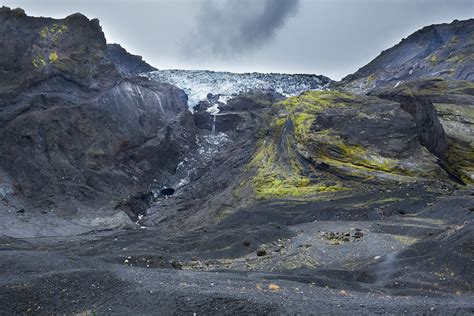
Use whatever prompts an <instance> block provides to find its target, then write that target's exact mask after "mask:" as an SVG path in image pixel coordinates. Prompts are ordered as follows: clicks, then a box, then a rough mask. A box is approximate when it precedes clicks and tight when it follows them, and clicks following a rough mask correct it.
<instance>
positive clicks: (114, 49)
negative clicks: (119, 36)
mask: <svg viewBox="0 0 474 316" xmlns="http://www.w3.org/2000/svg"><path fill="white" fill-rule="evenodd" d="M107 55H108V57H109V58H110V60H111V61H112V62H113V63H114V65H115V68H116V69H117V71H118V72H119V73H120V74H121V75H122V76H125V77H134V76H136V75H138V74H141V73H144V72H150V71H154V70H156V68H154V67H152V66H150V65H149V64H147V63H146V62H145V61H144V60H143V59H142V57H141V56H137V55H132V54H130V53H128V52H127V51H126V50H125V48H123V47H122V46H120V44H107Z"/></svg>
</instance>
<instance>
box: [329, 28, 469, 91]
mask: <svg viewBox="0 0 474 316" xmlns="http://www.w3.org/2000/svg"><path fill="white" fill-rule="evenodd" d="M473 34H474V19H470V20H465V21H454V22H452V23H450V24H439V25H431V26H427V27H425V28H423V29H421V30H419V31H417V32H415V33H413V34H412V35H410V36H408V37H407V38H406V39H403V40H402V41H401V42H400V43H399V44H397V45H395V46H394V47H392V48H390V49H388V50H386V51H383V52H382V53H381V54H380V55H379V56H378V57H377V58H375V59H374V60H373V61H371V62H370V63H369V64H367V65H366V66H364V67H362V68H361V69H359V70H358V71H357V72H356V73H354V74H352V75H349V76H347V77H345V78H344V79H342V81H341V82H339V83H337V84H336V86H337V87H341V88H343V89H344V90H346V91H350V92H356V93H367V92H370V91H374V90H378V89H382V88H385V89H386V88H394V87H396V86H398V85H400V84H402V83H404V82H408V81H413V80H417V79H420V78H443V79H449V80H469V81H472V80H474V71H473V69H474V36H473Z"/></svg>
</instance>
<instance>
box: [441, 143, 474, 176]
mask: <svg viewBox="0 0 474 316" xmlns="http://www.w3.org/2000/svg"><path fill="white" fill-rule="evenodd" d="M446 161H447V162H448V169H449V171H450V172H451V173H452V174H454V175H456V176H457V177H458V178H459V179H461V180H462V181H463V182H464V183H465V184H471V185H474V179H473V178H472V175H474V149H473V148H472V147H469V146H466V147H465V148H463V147H461V146H456V145H454V144H452V145H451V146H450V147H449V149H448V151H447V154H446Z"/></svg>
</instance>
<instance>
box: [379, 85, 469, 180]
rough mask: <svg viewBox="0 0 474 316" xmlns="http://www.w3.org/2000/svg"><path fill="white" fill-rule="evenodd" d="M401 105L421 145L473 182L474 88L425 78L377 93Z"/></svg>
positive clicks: (455, 174) (451, 170)
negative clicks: (414, 127) (413, 124)
mask: <svg viewBox="0 0 474 316" xmlns="http://www.w3.org/2000/svg"><path fill="white" fill-rule="evenodd" d="M378 95H379V96H380V97H383V98H386V99H391V100H395V101H398V102H400V103H401V105H402V108H404V109H405V110H406V111H407V112H408V113H410V114H411V115H412V116H413V117H414V118H415V121H416V123H417V128H418V135H419V138H420V141H421V143H422V144H423V145H424V146H425V147H426V148H428V149H429V150H430V151H431V152H432V153H433V154H435V155H436V156H437V157H438V158H439V159H440V160H441V163H442V165H443V167H444V168H445V169H446V170H447V171H448V172H449V173H450V174H451V175H452V176H453V177H455V178H456V179H457V180H458V181H460V182H462V183H471V184H472V183H474V155H473V153H474V85H473V83H472V82H467V81H455V80H441V79H425V80H417V81H413V82H409V83H407V84H403V85H401V86H399V87H397V88H396V89H391V90H385V91H381V92H379V93H378Z"/></svg>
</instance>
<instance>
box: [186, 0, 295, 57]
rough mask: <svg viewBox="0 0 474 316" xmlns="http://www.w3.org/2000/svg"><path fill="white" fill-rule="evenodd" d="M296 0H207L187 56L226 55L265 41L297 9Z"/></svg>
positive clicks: (251, 47) (240, 51)
mask: <svg viewBox="0 0 474 316" xmlns="http://www.w3.org/2000/svg"><path fill="white" fill-rule="evenodd" d="M298 4H299V0H206V1H205V2H204V3H203V5H202V7H201V12H200V13H199V14H198V19H197V23H198V25H197V28H196V30H195V31H194V32H192V33H191V34H190V36H189V37H188V38H187V39H186V44H185V45H184V50H185V54H186V56H188V57H189V56H199V57H201V58H202V57H205V56H207V57H220V58H228V57H233V56H238V55H241V54H242V53H245V52H248V51H251V50H255V49H258V48H260V47H262V46H263V45H265V44H266V43H268V42H269V41H270V40H271V39H272V38H273V37H274V35H275V33H276V31H277V30H278V29H279V28H281V27H282V26H283V25H284V24H285V22H286V20H287V19H288V18H289V17H290V16H291V15H292V14H293V13H295V12H296V10H297V8H298Z"/></svg>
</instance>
